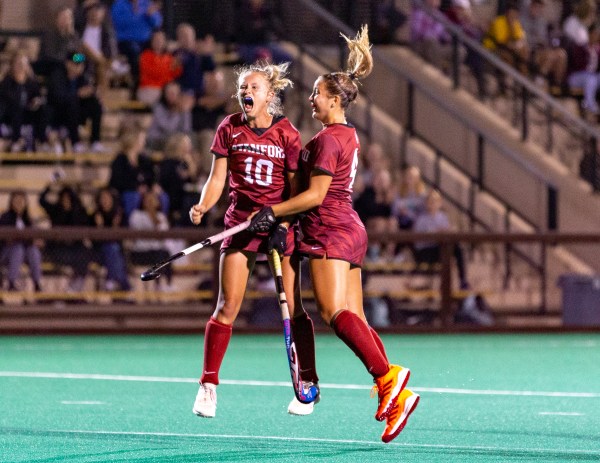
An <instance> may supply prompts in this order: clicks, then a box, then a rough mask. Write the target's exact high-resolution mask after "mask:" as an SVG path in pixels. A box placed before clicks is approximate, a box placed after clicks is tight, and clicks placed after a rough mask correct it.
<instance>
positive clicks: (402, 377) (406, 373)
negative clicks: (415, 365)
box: [375, 368, 410, 421]
mask: <svg viewBox="0 0 600 463" xmlns="http://www.w3.org/2000/svg"><path fill="white" fill-rule="evenodd" d="M408 378H410V370H409V369H408V368H402V370H400V374H399V375H398V384H396V388H395V389H394V390H393V391H392V393H391V394H390V400H389V401H388V403H387V404H386V406H385V408H384V409H383V412H381V414H380V415H377V414H376V415H375V419H376V420H377V421H383V420H385V419H386V418H387V417H388V415H389V414H390V412H391V411H392V407H393V405H394V404H395V403H396V400H398V396H399V395H400V393H401V392H402V390H403V389H404V388H405V387H406V383H408Z"/></svg>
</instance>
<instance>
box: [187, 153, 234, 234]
mask: <svg viewBox="0 0 600 463" xmlns="http://www.w3.org/2000/svg"><path fill="white" fill-rule="evenodd" d="M226 180H227V158H223V157H216V156H213V163H212V167H211V169H210V174H209V176H208V180H207V181H206V183H205V184H204V188H202V194H201V195H200V201H199V202H198V204H196V205H194V206H192V208H191V209H190V219H191V221H192V223H193V224H194V225H198V224H199V223H200V221H201V220H202V216H203V215H204V214H205V213H206V212H207V211H208V210H209V209H210V208H211V207H213V206H214V205H215V204H216V203H217V201H218V200H219V198H220V197H221V194H222V193H223V188H225V181H226Z"/></svg>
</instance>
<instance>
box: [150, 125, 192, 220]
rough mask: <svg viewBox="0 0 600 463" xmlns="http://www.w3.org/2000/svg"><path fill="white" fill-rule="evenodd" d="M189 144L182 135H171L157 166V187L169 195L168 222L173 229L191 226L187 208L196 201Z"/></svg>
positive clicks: (189, 139)
mask: <svg viewBox="0 0 600 463" xmlns="http://www.w3.org/2000/svg"><path fill="white" fill-rule="evenodd" d="M193 149H194V148H193V146H192V140H191V138H190V137H189V136H188V135H186V134H184V133H177V134H175V135H171V137H170V138H169V140H168V142H167V144H166V146H165V158H164V159H163V160H162V162H161V163H160V168H159V169H160V180H159V182H160V186H161V187H162V189H163V190H164V191H165V193H167V194H168V195H169V200H170V204H171V207H170V211H169V221H170V222H171V223H172V224H173V225H175V226H191V225H193V224H192V223H191V222H190V220H189V217H188V213H189V210H190V208H191V207H192V206H193V205H194V204H196V203H197V202H198V200H199V194H198V192H199V191H200V190H201V188H200V185H199V184H198V183H199V179H198V174H199V169H198V163H197V161H196V159H194V152H193Z"/></svg>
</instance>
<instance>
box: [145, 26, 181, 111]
mask: <svg viewBox="0 0 600 463" xmlns="http://www.w3.org/2000/svg"><path fill="white" fill-rule="evenodd" d="M180 75H181V66H180V65H179V63H178V62H177V60H175V57H174V56H173V55H172V54H171V53H169V52H168V51H167V37H166V36H165V33H164V32H163V31H161V30H156V31H154V32H153V33H152V39H151V40H150V47H149V48H147V49H146V50H144V51H143V52H142V54H141V55H140V85H139V87H138V90H137V99H138V100H139V101H142V102H144V103H146V104H147V105H148V106H154V104H156V103H157V102H158V100H159V99H160V96H161V95H162V91H163V88H164V86H165V85H167V84H168V83H169V82H172V81H173V80H174V79H176V78H177V77H179V76H180Z"/></svg>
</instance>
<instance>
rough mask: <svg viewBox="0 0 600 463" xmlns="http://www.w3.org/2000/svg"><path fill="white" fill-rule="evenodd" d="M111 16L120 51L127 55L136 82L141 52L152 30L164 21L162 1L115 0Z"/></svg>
mask: <svg viewBox="0 0 600 463" xmlns="http://www.w3.org/2000/svg"><path fill="white" fill-rule="evenodd" d="M111 16H112V21H113V25H114V27H115V32H116V34H117V44H118V46H119V52H120V53H122V54H124V55H125V56H127V61H128V62H129V65H130V66H131V74H132V77H133V79H134V82H136V84H137V82H138V79H139V74H140V72H139V59H140V53H141V52H142V50H143V49H144V47H145V46H146V44H147V43H148V42H149V41H150V37H151V35H152V32H153V31H154V30H155V29H158V28H159V27H161V25H162V22H163V17H162V13H161V11H160V2H157V1H154V0H115V2H114V3H113V5H112V7H111Z"/></svg>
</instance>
